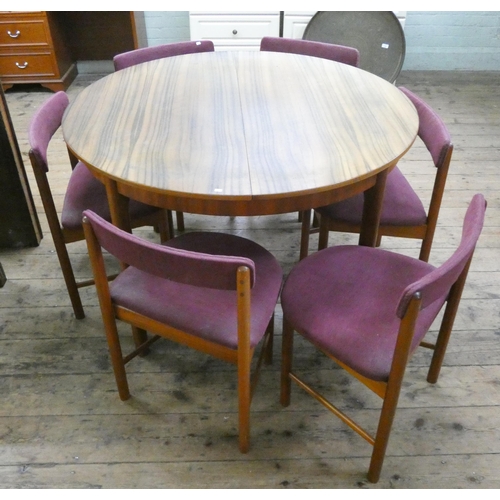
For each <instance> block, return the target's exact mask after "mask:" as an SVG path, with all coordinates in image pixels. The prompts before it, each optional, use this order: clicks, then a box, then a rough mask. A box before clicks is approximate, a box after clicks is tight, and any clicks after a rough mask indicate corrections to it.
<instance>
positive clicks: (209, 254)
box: [83, 210, 283, 453]
mask: <svg viewBox="0 0 500 500" xmlns="http://www.w3.org/2000/svg"><path fill="white" fill-rule="evenodd" d="M83 226H84V229H85V236H86V238H87V245H88V250H89V255H90V259H91V262H92V268H93V272H94V277H95V281H96V285H97V286H96V289H97V293H98V296H99V303H100V306H101V312H102V318H103V323H104V328H105V332H106V337H107V341H108V346H109V352H110V356H111V360H112V365H113V370H114V374H115V378H116V383H117V387H118V393H119V396H120V398H121V399H122V400H126V399H128V398H129V397H130V391H129V386H128V382H127V376H126V372H125V365H126V363H128V362H129V361H130V360H131V359H133V358H134V357H136V356H137V355H138V354H142V353H144V352H145V350H147V349H148V348H149V346H150V345H151V344H152V343H153V342H155V341H156V340H158V339H159V338H162V337H163V338H167V339H170V340H172V341H174V342H178V343H179V344H183V345H185V346H188V347H190V348H193V349H196V350H198V351H201V352H204V353H206V354H210V355H212V356H214V357H216V358H219V359H221V360H223V361H226V362H229V363H232V364H234V365H236V367H237V387H238V408H239V448H240V451H241V452H242V453H246V452H247V451H248V449H249V443H250V403H251V399H252V395H253V393H254V389H255V384H256V382H257V377H258V373H259V369H260V366H261V364H262V362H263V361H265V362H267V363H270V362H271V358H272V344H273V330H274V309H275V306H276V302H277V300H278V297H279V293H280V289H281V284H282V278H283V273H282V270H281V267H280V265H279V263H278V262H277V260H276V259H275V258H274V257H273V255H272V254H271V253H269V252H268V251H267V250H265V249H264V248H263V247H262V246H260V245H258V244H257V243H254V242H253V241H250V240H247V239H245V238H241V237H239V236H234V235H230V234H222V233H210V232H192V233H185V234H183V235H181V236H178V237H176V238H173V239H170V240H169V241H167V242H166V243H165V244H163V245H159V244H154V243H150V242H148V241H145V240H143V239H141V238H138V237H137V236H135V235H132V234H130V233H127V232H125V231H122V230H120V229H118V228H117V227H115V226H113V225H112V224H110V223H108V222H106V221H105V220H103V219H102V218H101V217H99V216H98V215H96V214H94V213H93V212H92V211H90V210H87V211H85V212H84V223H83ZM102 248H104V249H105V250H106V251H107V252H109V254H111V255H113V256H115V257H116V258H117V259H118V260H119V261H121V262H123V263H125V264H127V265H128V267H126V269H124V270H122V272H120V274H119V275H118V276H117V277H116V279H115V280H113V281H112V282H110V283H108V280H106V269H105V265H104V262H103V258H102ZM116 320H121V321H123V322H125V323H128V324H130V325H132V327H133V332H134V338H135V350H134V351H133V352H131V353H130V354H127V355H123V354H122V348H121V345H120V340H119V337H118V333H117V321H116ZM148 331H149V332H150V333H152V334H153V336H151V337H149V338H148V333H147V332H148ZM263 339H264V341H263V342H262V348H261V351H260V356H259V358H258V361H257V363H256V367H255V368H254V370H253V375H252V374H251V363H252V358H253V354H254V351H255V349H256V347H257V345H258V344H259V343H261V341H262V340H263Z"/></svg>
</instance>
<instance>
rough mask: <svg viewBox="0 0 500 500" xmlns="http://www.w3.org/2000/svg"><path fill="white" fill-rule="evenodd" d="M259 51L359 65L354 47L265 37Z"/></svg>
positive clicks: (356, 50) (357, 54)
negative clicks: (299, 55)
mask: <svg viewBox="0 0 500 500" xmlns="http://www.w3.org/2000/svg"><path fill="white" fill-rule="evenodd" d="M260 50H264V51H268V52H286V53H288V54H301V55H303V56H313V57H320V58H322V59H329V60H330V61H336V62H340V63H344V64H349V65H350V66H357V65H358V63H359V52H358V49H355V48H354V47H346V46H344V45H334V44H332V43H323V42H313V41H310V40H296V39H294V38H281V37H280V38H278V37H271V36H266V37H264V38H263V39H262V40H261V42H260Z"/></svg>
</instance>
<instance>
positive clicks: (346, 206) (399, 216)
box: [317, 167, 427, 226]
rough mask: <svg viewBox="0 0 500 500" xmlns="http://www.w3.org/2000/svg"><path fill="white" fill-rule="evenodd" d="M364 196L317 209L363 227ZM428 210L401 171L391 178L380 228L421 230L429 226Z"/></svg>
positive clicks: (335, 218) (391, 175)
mask: <svg viewBox="0 0 500 500" xmlns="http://www.w3.org/2000/svg"><path fill="white" fill-rule="evenodd" d="M363 203H364V196H363V193H360V194H358V195H356V196H352V197H351V198H348V199H347V200H343V201H340V202H338V203H332V204H331V205H328V206H325V207H321V208H318V209H317V212H319V214H320V215H325V216H327V217H329V218H330V219H333V220H338V221H342V222H347V223H349V224H360V223H361V216H362V214H363ZM426 221H427V214H426V212H425V208H424V206H423V204H422V202H421V200H420V198H419V197H418V195H417V194H416V193H415V191H414V190H413V188H412V187H411V186H410V184H409V182H408V180H407V179H406V177H405V176H404V175H403V174H402V172H401V171H400V170H399V168H398V167H395V168H394V169H393V170H392V171H391V172H390V173H389V175H388V176H387V181H386V187H385V194H384V203H383V206H382V214H381V217H380V224H381V225H387V226H420V225H423V224H426Z"/></svg>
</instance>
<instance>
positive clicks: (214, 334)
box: [110, 232, 283, 349]
mask: <svg viewBox="0 0 500 500" xmlns="http://www.w3.org/2000/svg"><path fill="white" fill-rule="evenodd" d="M165 244H166V245H168V246H171V247H175V248H181V249H184V250H191V251H197V252H202V253H206V254H211V255H233V256H241V257H247V258H249V259H252V260H253V261H254V263H255V269H256V271H255V284H254V287H253V288H252V297H251V335H250V343H251V346H252V347H254V346H256V345H257V344H258V342H259V341H260V340H261V339H262V337H263V336H264V334H265V332H266V328H267V325H268V324H269V321H270V320H271V317H272V315H273V313H274V308H275V306H276V302H277V300H278V296H279V293H280V289H281V284H282V278H283V273H282V270H281V267H280V265H279V263H278V261H277V260H276V259H275V257H274V256H273V255H272V254H271V253H269V252H268V251H267V250H266V249H264V248H263V247H261V246H260V245H258V244H257V243H255V242H253V241H250V240H247V239H245V238H240V237H238V236H233V235H230V234H220V233H208V232H197V233H188V234H185V235H182V236H179V237H177V238H174V239H172V240H169V241H168V242H167V243H165ZM235 280H236V276H235ZM110 291H111V297H112V300H113V302H114V303H116V304H119V305H121V306H123V307H126V308H128V309H131V310H132V311H135V312H138V313H140V314H143V315H145V316H148V317H151V318H153V319H155V320H157V321H160V322H161V323H164V324H167V325H170V326H172V327H174V328H177V329H179V330H182V331H185V332H187V333H191V334H192V335H196V336H198V337H201V338H203V339H205V340H209V341H213V342H216V343H218V344H221V345H224V346H226V347H229V348H233V349H236V347H237V345H238V333H237V310H236V298H237V297H236V291H233V290H215V289H210V288H202V287H196V286H192V285H185V284H180V283H176V282H174V281H170V280H166V279H163V278H158V277H155V276H152V275H150V274H147V273H144V272H142V271H139V270H138V269H136V268H133V267H128V268H127V269H126V270H125V271H124V272H122V273H121V274H120V275H119V276H118V277H117V278H116V279H115V280H114V281H112V282H111V283H110Z"/></svg>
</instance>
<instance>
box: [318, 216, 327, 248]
mask: <svg viewBox="0 0 500 500" xmlns="http://www.w3.org/2000/svg"><path fill="white" fill-rule="evenodd" d="M325 219H326V217H321V219H320V221H319V238H318V250H323V249H324V248H326V247H327V246H328V221H327V220H325Z"/></svg>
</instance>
